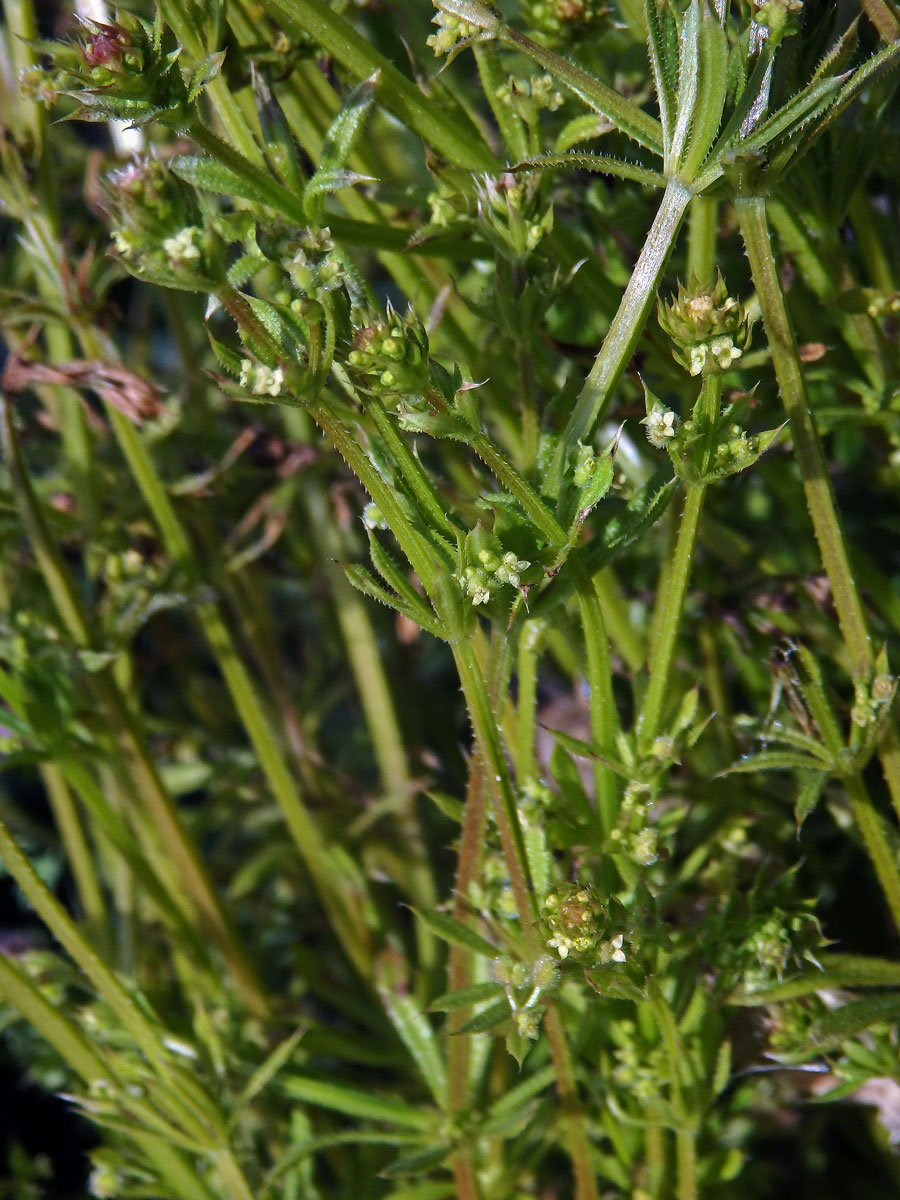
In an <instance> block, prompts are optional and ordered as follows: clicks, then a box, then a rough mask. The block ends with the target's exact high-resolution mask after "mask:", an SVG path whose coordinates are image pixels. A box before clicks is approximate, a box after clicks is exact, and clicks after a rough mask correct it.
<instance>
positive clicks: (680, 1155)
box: [675, 1130, 698, 1200]
mask: <svg viewBox="0 0 900 1200" xmlns="http://www.w3.org/2000/svg"><path fill="white" fill-rule="evenodd" d="M675 1155H676V1163H677V1170H678V1200H697V1196H698V1191H697V1135H696V1134H695V1133H694V1132H693V1131H691V1130H679V1131H678V1132H677V1133H676V1134H675Z"/></svg>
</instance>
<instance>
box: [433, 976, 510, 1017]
mask: <svg viewBox="0 0 900 1200" xmlns="http://www.w3.org/2000/svg"><path fill="white" fill-rule="evenodd" d="M502 995H503V988H502V987H501V986H500V984H499V983H491V982H487V983H473V984H472V986H471V987H466V988H459V989H458V990H457V991H455V992H444V994H443V995H442V996H438V997H437V999H436V1000H432V1002H431V1003H430V1004H429V1005H428V1007H429V1009H431V1011H432V1012H455V1011H456V1010H457V1009H460V1008H471V1007H472V1005H473V1004H479V1003H480V1002H481V1001H482V1000H496V999H499V997H500V996H502Z"/></svg>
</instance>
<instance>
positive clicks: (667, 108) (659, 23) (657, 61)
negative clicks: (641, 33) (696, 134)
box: [644, 0, 678, 162]
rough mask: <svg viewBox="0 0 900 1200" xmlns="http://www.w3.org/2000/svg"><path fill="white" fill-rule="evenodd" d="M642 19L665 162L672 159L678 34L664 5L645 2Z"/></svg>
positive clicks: (667, 7)
mask: <svg viewBox="0 0 900 1200" xmlns="http://www.w3.org/2000/svg"><path fill="white" fill-rule="evenodd" d="M644 20H645V22H646V25H647V50H648V53H649V56H650V67H651V69H652V71H653V84H654V87H655V88H656V102H657V104H658V105H659V119H660V124H661V125H662V135H663V157H664V159H665V161H666V162H668V161H669V159H670V158H671V153H672V133H673V131H674V128H675V108H676V96H677V93H678V52H677V44H678V31H677V28H676V26H675V14H674V13H673V12H672V10H671V8H669V6H668V4H664V5H663V7H662V10H660V7H659V5H658V4H657V0H646V4H645V6H644ZM673 37H674V40H675V45H676V51H675V54H674V56H673V54H672V39H673Z"/></svg>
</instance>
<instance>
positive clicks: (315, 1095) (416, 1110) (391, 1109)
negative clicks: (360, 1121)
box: [280, 1075, 436, 1131]
mask: <svg viewBox="0 0 900 1200" xmlns="http://www.w3.org/2000/svg"><path fill="white" fill-rule="evenodd" d="M280 1087H281V1089H282V1091H283V1092H284V1093H285V1095H287V1096H290V1097H291V1099H293V1100H302V1101H304V1102H305V1103H306V1104H316V1105H319V1107H321V1108H330V1109H332V1110H333V1111H334V1112H339V1113H344V1115H345V1116H348V1117H362V1118H364V1119H365V1120H369V1121H388V1122H390V1123H391V1124H392V1125H401V1126H403V1127H404V1128H406V1129H420V1130H423V1131H427V1130H431V1129H433V1128H434V1126H435V1120H436V1114H435V1113H432V1112H429V1111H428V1110H427V1109H424V1108H421V1107H414V1106H413V1105H411V1104H403V1103H401V1102H400V1101H398V1100H389V1099H388V1098H387V1097H385V1096H377V1095H375V1094H374V1093H373V1092H362V1091H359V1090H357V1089H356V1088H349V1087H343V1086H342V1085H341V1084H339V1083H330V1082H328V1081H327V1080H325V1079H311V1078H309V1077H308V1076H304V1075H288V1076H284V1075H283V1076H282V1077H281V1081H280Z"/></svg>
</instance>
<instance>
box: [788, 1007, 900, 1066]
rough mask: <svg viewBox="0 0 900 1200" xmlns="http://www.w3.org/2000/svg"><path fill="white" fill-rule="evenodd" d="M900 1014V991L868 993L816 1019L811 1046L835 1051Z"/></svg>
mask: <svg viewBox="0 0 900 1200" xmlns="http://www.w3.org/2000/svg"><path fill="white" fill-rule="evenodd" d="M897 1016H900V992H885V993H883V994H882V995H878V996H866V998H865V999H863V1000H854V1001H852V1002H851V1003H850V1004H845V1005H843V1006H842V1007H841V1008H836V1009H833V1010H832V1011H831V1012H829V1013H826V1014H825V1016H824V1017H821V1018H820V1019H819V1020H818V1021H815V1022H814V1023H813V1025H812V1026H811V1027H810V1029H809V1032H808V1034H807V1047H805V1048H804V1049H806V1048H808V1049H809V1050H811V1051H814V1052H815V1053H817V1054H820V1053H822V1051H824V1050H833V1049H835V1048H836V1047H837V1046H840V1044H841V1042H846V1041H849V1040H850V1039H851V1038H855V1037H857V1036H858V1035H859V1034H861V1033H864V1032H865V1031H866V1030H867V1029H868V1028H869V1027H870V1026H871V1025H877V1024H878V1023H879V1022H880V1021H890V1020H893V1019H895V1018H896V1017H897Z"/></svg>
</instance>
